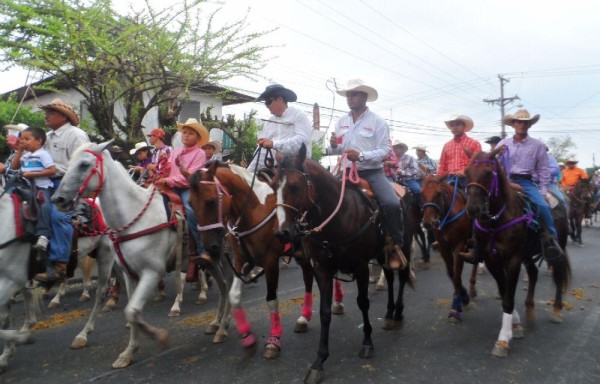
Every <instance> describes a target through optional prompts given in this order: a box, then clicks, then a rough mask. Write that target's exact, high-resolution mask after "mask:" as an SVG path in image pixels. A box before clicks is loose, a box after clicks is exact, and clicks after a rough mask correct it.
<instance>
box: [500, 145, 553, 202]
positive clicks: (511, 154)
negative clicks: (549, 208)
mask: <svg viewBox="0 0 600 384" xmlns="http://www.w3.org/2000/svg"><path fill="white" fill-rule="evenodd" d="M502 145H504V146H505V147H506V149H505V150H504V152H503V153H502V156H501V158H500V161H501V162H502V164H503V165H504V169H505V170H506V173H508V175H509V176H510V175H515V174H516V175H531V177H532V179H533V180H534V181H536V182H537V183H538V185H539V187H540V192H542V196H543V195H545V194H546V192H547V191H548V185H549V184H550V162H549V161H548V154H547V151H546V145H545V144H544V143H542V142H541V141H539V140H537V139H534V138H533V137H530V136H527V137H526V138H525V139H523V140H521V141H519V142H517V141H515V139H514V138H512V137H506V138H504V139H502V140H501V141H500V142H499V143H498V145H497V147H500V146H502Z"/></svg>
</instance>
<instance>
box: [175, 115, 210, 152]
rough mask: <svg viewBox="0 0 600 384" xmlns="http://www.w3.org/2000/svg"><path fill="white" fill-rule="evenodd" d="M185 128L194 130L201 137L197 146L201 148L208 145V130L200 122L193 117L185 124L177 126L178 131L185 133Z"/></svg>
mask: <svg viewBox="0 0 600 384" xmlns="http://www.w3.org/2000/svg"><path fill="white" fill-rule="evenodd" d="M183 128H189V129H193V130H194V131H196V132H197V133H198V135H199V136H200V137H199V138H198V142H197V143H196V145H198V146H199V147H204V146H205V145H206V144H207V143H208V140H209V135H208V129H206V127H205V126H204V125H202V123H200V122H199V121H198V120H196V119H194V118H193V117H190V118H189V119H187V120H186V122H185V123H183V124H181V123H178V124H177V129H179V130H180V131H183Z"/></svg>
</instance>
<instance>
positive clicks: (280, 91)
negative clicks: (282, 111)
mask: <svg viewBox="0 0 600 384" xmlns="http://www.w3.org/2000/svg"><path fill="white" fill-rule="evenodd" d="M277 96H281V97H283V100H285V102H286V103H287V102H290V101H291V102H294V101H296V100H298V96H296V94H295V93H294V91H292V90H290V89H287V88H286V87H284V86H283V85H281V84H271V85H269V86H267V88H265V90H264V92H263V93H261V94H260V96H258V97H257V98H256V101H265V100H267V99H268V98H269V97H277Z"/></svg>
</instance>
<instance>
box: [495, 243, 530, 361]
mask: <svg viewBox="0 0 600 384" xmlns="http://www.w3.org/2000/svg"><path fill="white" fill-rule="evenodd" d="M517 252H518V251H517ZM521 252H523V250H521ZM520 270H521V258H520V257H514V258H513V259H511V261H510V264H509V266H508V268H507V271H506V276H505V277H503V279H502V281H506V284H505V286H504V284H502V288H501V287H500V286H501V284H498V285H499V286H498V288H499V289H500V290H501V292H502V310H503V315H502V327H501V328H500V334H499V335H498V340H497V341H496V343H495V344H494V348H492V355H493V356H496V357H508V348H509V343H510V340H511V339H512V337H513V333H512V332H513V312H514V309H515V292H516V290H517V283H518V281H519V272H520ZM494 273H496V274H498V271H497V270H496V269H494ZM517 316H518V315H517Z"/></svg>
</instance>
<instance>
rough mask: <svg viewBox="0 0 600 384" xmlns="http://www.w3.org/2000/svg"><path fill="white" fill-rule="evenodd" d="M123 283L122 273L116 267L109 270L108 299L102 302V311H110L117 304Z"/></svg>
mask: <svg viewBox="0 0 600 384" xmlns="http://www.w3.org/2000/svg"><path fill="white" fill-rule="evenodd" d="M123 284H124V282H123V275H122V274H121V272H120V271H117V269H116V268H113V269H112V271H111V275H110V279H109V284H108V291H107V295H108V300H107V301H106V303H104V307H103V308H102V312H110V311H112V310H113V309H115V307H116V306H117V303H118V302H119V298H120V297H121V286H122V285H123Z"/></svg>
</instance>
